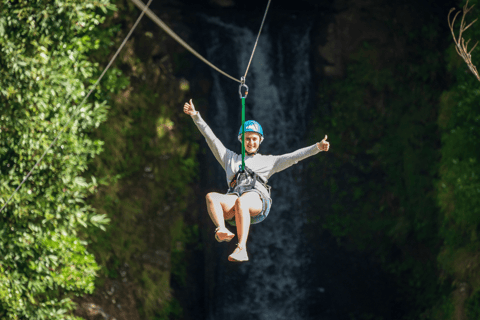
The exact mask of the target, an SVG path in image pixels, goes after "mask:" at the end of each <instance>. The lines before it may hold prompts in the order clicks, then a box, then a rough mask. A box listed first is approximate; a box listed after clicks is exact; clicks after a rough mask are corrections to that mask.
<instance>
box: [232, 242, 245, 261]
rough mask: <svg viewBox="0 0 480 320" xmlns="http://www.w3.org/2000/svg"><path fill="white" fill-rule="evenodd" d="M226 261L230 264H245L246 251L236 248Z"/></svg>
mask: <svg viewBox="0 0 480 320" xmlns="http://www.w3.org/2000/svg"><path fill="white" fill-rule="evenodd" d="M228 261H232V262H246V261H248V255H247V249H246V248H241V247H239V246H237V248H236V249H235V251H233V253H232V254H231V255H229V256H228Z"/></svg>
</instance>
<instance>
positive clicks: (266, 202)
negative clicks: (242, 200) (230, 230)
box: [225, 189, 272, 226]
mask: <svg viewBox="0 0 480 320" xmlns="http://www.w3.org/2000/svg"><path fill="white" fill-rule="evenodd" d="M247 192H256V193H258V194H259V196H260V199H262V212H260V213H259V214H257V215H256V216H254V217H250V224H256V223H260V222H262V221H263V220H265V219H266V218H267V217H268V214H269V213H270V208H271V207H272V199H270V198H268V197H266V196H265V195H264V194H263V193H261V192H260V191H258V190H257V189H251V190H248V191H246V192H244V193H247ZM227 194H235V195H237V196H238V197H240V195H239V194H238V192H230V193H227ZM225 221H226V222H228V224H230V225H231V226H236V225H237V224H236V223H235V216H233V218H231V219H228V220H225Z"/></svg>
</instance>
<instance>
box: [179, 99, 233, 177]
mask: <svg viewBox="0 0 480 320" xmlns="http://www.w3.org/2000/svg"><path fill="white" fill-rule="evenodd" d="M183 112H185V113H186V114H188V115H190V116H191V117H192V119H193V122H194V123H195V125H196V126H197V128H198V130H199V131H200V133H201V134H202V135H203V136H204V137H205V140H206V141H207V144H208V146H209V147H210V150H212V153H213V155H214V156H215V159H217V161H218V162H220V164H221V165H222V168H223V169H225V155H226V153H227V149H226V148H225V146H224V145H223V143H222V142H221V141H220V140H219V139H218V138H217V137H216V136H215V134H214V133H213V131H212V129H210V127H209V126H208V125H207V123H206V122H205V121H204V120H203V119H202V117H201V116H200V113H199V112H198V111H196V110H195V106H194V105H193V102H192V99H190V103H189V102H185V104H184V106H183Z"/></svg>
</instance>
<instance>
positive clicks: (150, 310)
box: [83, 1, 198, 319]
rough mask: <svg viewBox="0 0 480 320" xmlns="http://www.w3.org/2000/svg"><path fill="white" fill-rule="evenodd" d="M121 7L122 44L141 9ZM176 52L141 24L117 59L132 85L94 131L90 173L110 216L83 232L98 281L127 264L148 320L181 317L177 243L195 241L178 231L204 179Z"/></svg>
mask: <svg viewBox="0 0 480 320" xmlns="http://www.w3.org/2000/svg"><path fill="white" fill-rule="evenodd" d="M117 7H118V12H119V15H118V17H115V18H113V19H112V20H111V21H109V22H108V24H109V25H115V24H117V23H120V22H121V23H122V24H123V25H125V29H124V30H122V32H120V33H119V36H118V38H117V39H116V41H117V42H118V43H120V41H121V40H123V36H122V37H121V35H123V34H125V33H126V32H127V31H128V29H127V27H126V26H128V25H129V24H130V23H133V21H130V20H131V19H135V18H136V14H133V13H134V12H135V13H138V10H137V9H136V7H135V6H133V5H132V4H131V3H130V1H119V2H118V3H117ZM143 28H145V29H143ZM152 38H153V39H155V41H152ZM139 48H140V49H139ZM174 48H178V47H177V46H176V45H175V47H174ZM173 50H174V49H173V48H170V47H169V45H168V41H166V35H165V34H164V33H163V32H162V31H161V30H159V29H157V28H153V29H152V28H151V26H148V24H146V25H144V24H140V25H139V26H138V27H137V29H136V32H135V33H134V34H133V36H132V39H131V41H129V42H128V43H127V44H126V47H125V50H124V51H122V53H121V54H120V55H119V57H118V60H117V65H118V67H119V68H120V69H121V70H122V71H123V74H124V75H125V76H126V77H127V82H128V85H127V86H126V88H125V90H123V92H121V93H119V94H116V95H115V96H114V99H113V102H112V107H111V109H110V111H109V117H108V120H107V121H106V122H105V123H103V124H102V125H100V126H99V128H98V129H97V130H96V131H95V133H94V136H95V139H98V140H101V141H104V145H103V148H104V152H102V154H100V155H99V156H98V157H96V158H95V159H94V160H93V162H92V166H91V168H90V171H89V174H92V175H94V176H96V177H98V181H99V187H98V193H96V194H95V195H94V196H92V197H91V198H90V200H89V203H90V204H91V205H92V206H93V207H94V208H96V210H97V212H98V213H102V214H104V215H106V216H107V217H109V219H111V224H110V225H109V226H108V227H107V229H106V232H105V233H98V232H95V230H92V232H87V233H85V234H83V236H84V237H85V239H88V241H89V242H90V243H91V246H90V249H91V250H92V251H93V252H94V254H95V256H96V258H97V261H98V263H99V265H100V266H101V272H100V274H99V280H98V284H101V283H102V282H104V280H105V279H106V278H112V279H115V278H119V274H120V272H121V270H122V268H124V266H126V265H127V266H128V276H126V279H128V286H129V287H128V290H130V291H131V290H132V289H131V288H132V287H133V288H135V289H134V290H133V291H134V296H135V300H136V304H137V308H138V311H139V313H140V316H141V317H142V319H154V318H155V317H160V318H162V319H163V318H165V319H166V318H168V315H169V314H170V313H178V314H180V313H181V311H179V310H178V309H179V306H178V303H177V302H176V300H175V298H174V297H173V296H172V288H171V284H170V282H171V281H172V277H176V276H175V275H176V274H177V273H178V272H179V270H180V269H181V268H182V265H181V264H182V262H183V261H181V259H179V258H181V256H180V255H179V254H177V253H176V251H175V250H176V248H177V244H178V247H179V248H181V247H183V246H184V245H185V243H186V241H187V240H188V239H186V238H185V237H183V236H182V234H183V233H182V232H183V231H182V228H181V225H180V227H178V228H177V227H174V226H179V225H178V224H177V223H178V221H179V219H180V220H181V219H182V217H183V215H184V214H185V213H186V208H187V205H189V204H190V203H191V199H192V197H193V191H192V189H191V187H190V183H191V182H192V181H193V179H195V177H196V175H197V173H196V170H197V169H196V168H197V162H196V159H195V154H196V152H197V150H198V146H197V145H196V144H195V143H194V142H192V140H193V139H192V136H193V133H194V132H195V131H194V130H195V128H194V126H193V125H192V123H191V119H190V117H188V116H186V115H185V114H183V112H182V108H181V106H182V105H183V102H184V100H185V90H186V89H187V88H188V83H187V84H186V81H185V80H183V81H181V80H179V79H177V78H175V77H174V75H173V73H172V71H171V70H172V69H173V60H172V51H173ZM188 214H191V213H188ZM177 262H178V263H177ZM105 282H108V281H105ZM97 293H99V292H98V291H97Z"/></svg>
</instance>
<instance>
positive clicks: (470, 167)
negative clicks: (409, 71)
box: [437, 0, 480, 319]
mask: <svg viewBox="0 0 480 320" xmlns="http://www.w3.org/2000/svg"><path fill="white" fill-rule="evenodd" d="M477 3H478V1H476V0H473V1H469V6H472V5H476V4H477ZM462 5H463V4H462ZM477 5H478V4H477ZM478 14H479V11H478V9H477V8H476V9H474V10H472V11H471V12H470V13H469V14H468V15H467V16H466V21H472V20H474V19H475V18H476V17H478ZM458 24H459V22H457V26H456V28H458ZM463 37H465V39H470V38H471V39H474V40H475V41H477V40H479V39H480V27H479V25H478V24H474V25H473V26H472V27H471V28H469V29H468V31H467V32H465V33H464V34H463ZM479 60H480V53H479V52H478V50H476V51H473V53H472V61H473V62H474V63H476V62H478V61H479ZM447 63H448V69H449V72H450V74H451V75H452V77H453V80H454V82H453V85H452V86H451V88H450V89H449V90H448V91H446V92H444V93H443V95H442V97H441V100H440V102H441V103H440V114H439V116H438V124H439V126H440V128H441V134H442V149H441V154H442V159H441V162H440V170H439V176H440V177H439V181H438V196H437V199H438V203H439V205H440V208H441V213H442V215H441V228H440V231H441V236H442V239H443V246H442V249H441V252H440V254H439V256H438V261H439V265H440V267H441V268H442V269H443V270H444V271H445V274H446V275H447V276H448V277H451V278H452V284H453V285H457V284H467V290H470V291H471V292H477V293H476V294H475V295H473V296H472V297H471V298H470V299H469V300H468V301H467V302H466V304H465V305H464V302H463V300H462V301H459V302H457V303H456V305H455V307H456V308H457V309H463V308H465V307H466V308H467V311H468V312H467V314H469V319H477V318H478V315H479V314H480V313H479V310H480V309H479V307H478V305H479V303H478V301H479V300H478V292H479V290H480V263H479V261H480V260H479V257H480V239H479V236H480V209H479V208H480V178H479V175H480V163H479V162H480V152H479V150H480V140H479V138H480V135H479V131H478V127H479V124H480V110H479V108H478V105H479V103H480V90H479V82H478V80H477V79H476V77H475V76H474V75H473V74H472V73H471V72H470V71H469V69H468V67H467V65H466V64H465V62H464V61H463V60H462V59H461V58H460V57H459V56H458V55H457V54H456V52H455V48H454V46H453V44H452V45H451V46H450V47H449V48H448V53H447Z"/></svg>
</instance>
